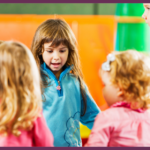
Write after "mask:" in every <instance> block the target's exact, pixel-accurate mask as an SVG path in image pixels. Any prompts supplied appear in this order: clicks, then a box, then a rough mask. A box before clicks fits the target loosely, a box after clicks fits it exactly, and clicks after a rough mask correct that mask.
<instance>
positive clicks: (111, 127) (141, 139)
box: [85, 103, 150, 147]
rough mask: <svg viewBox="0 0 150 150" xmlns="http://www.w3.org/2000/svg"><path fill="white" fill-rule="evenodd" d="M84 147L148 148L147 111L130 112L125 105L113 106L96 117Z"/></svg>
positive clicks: (149, 121) (148, 128) (149, 122)
mask: <svg viewBox="0 0 150 150" xmlns="http://www.w3.org/2000/svg"><path fill="white" fill-rule="evenodd" d="M85 146H93V147H94V146H113V147H117V146H124V147H125V146H129V147H132V146H150V112H149V110H146V111H143V110H141V109H140V110H132V109H130V107H129V105H128V104H127V103H118V104H114V105H113V106H112V107H111V108H109V109H107V110H106V111H103V112H101V113H100V114H99V115H97V117H96V120H95V123H94V126H93V129H92V131H91V135H90V136H89V139H88V142H87V143H86V145H85Z"/></svg>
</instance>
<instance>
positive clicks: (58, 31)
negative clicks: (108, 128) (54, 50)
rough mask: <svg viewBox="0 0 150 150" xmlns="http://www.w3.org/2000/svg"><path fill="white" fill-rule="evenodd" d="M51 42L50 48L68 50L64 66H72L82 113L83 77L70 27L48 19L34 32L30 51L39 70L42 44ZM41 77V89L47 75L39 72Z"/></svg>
mask: <svg viewBox="0 0 150 150" xmlns="http://www.w3.org/2000/svg"><path fill="white" fill-rule="evenodd" d="M47 42H52V43H51V46H56V47H57V46H58V45H60V44H61V43H62V44H64V45H66V46H67V47H68V49H69V55H68V60H67V62H66V64H65V66H70V65H74V67H73V69H72V73H73V74H74V75H75V77H76V78H77V79H79V82H80V89H81V94H82V97H83V102H84V108H85V109H84V112H83V115H84V114H85V111H86V98H85V88H84V82H83V75H82V71H81V69H80V61H79V55H78V50H77V46H76V44H77V42H76V38H75V35H74V34H73V32H72V30H71V28H70V26H69V25H68V24H67V23H66V22H65V21H63V20H60V19H49V20H46V21H45V22H43V23H42V24H41V25H40V26H39V27H38V28H37V30H36V33H35V36H34V39H33V42H32V46H31V51H32V53H33V55H34V58H35V60H36V63H37V65H38V67H39V69H40V66H41V64H42V63H43V62H44V61H43V58H42V53H43V50H44V49H43V45H44V43H47ZM41 76H42V77H43V78H44V79H43V80H42V87H46V86H48V83H46V78H48V75H46V74H44V73H43V72H42V70H41Z"/></svg>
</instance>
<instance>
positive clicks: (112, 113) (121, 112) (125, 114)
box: [97, 107, 150, 121]
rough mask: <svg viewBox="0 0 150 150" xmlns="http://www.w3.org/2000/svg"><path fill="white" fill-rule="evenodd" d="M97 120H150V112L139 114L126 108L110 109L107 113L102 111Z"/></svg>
mask: <svg viewBox="0 0 150 150" xmlns="http://www.w3.org/2000/svg"><path fill="white" fill-rule="evenodd" d="M97 118H99V119H100V120H101V118H103V120H106V121H107V120H108V119H109V120H112V121H120V120H147V119H150V112H148V111H146V112H144V113H140V112H137V111H135V110H132V109H130V108H126V107H110V108H108V109H107V110H105V111H102V112H101V113H100V114H99V115H98V116H97Z"/></svg>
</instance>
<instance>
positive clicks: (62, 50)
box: [42, 42, 69, 78]
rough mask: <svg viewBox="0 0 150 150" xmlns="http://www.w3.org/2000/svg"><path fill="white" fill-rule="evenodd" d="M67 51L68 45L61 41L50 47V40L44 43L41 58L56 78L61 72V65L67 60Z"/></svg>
mask: <svg viewBox="0 0 150 150" xmlns="http://www.w3.org/2000/svg"><path fill="white" fill-rule="evenodd" d="M68 53H69V50H68V47H67V46H65V45H63V44H62V43H61V44H60V45H59V46H57V47H55V46H53V47H52V46H51V42H49V43H44V52H43V54H42V57H43V60H44V62H45V63H46V65H47V66H48V67H49V68H50V69H51V71H52V72H53V73H54V74H55V76H56V77H57V78H58V77H59V75H60V73H61V72H62V67H63V66H64V65H65V63H66V62H67V59H68Z"/></svg>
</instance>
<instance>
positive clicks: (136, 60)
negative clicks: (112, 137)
mask: <svg viewBox="0 0 150 150" xmlns="http://www.w3.org/2000/svg"><path fill="white" fill-rule="evenodd" d="M114 55H115V61H113V62H111V63H110V66H111V70H110V76H111V81H112V83H113V84H114V85H119V87H120V88H121V89H122V90H123V92H124V96H125V98H126V99H127V101H128V102H130V103H131V107H132V108H149V106H150V94H149V93H150V57H148V56H146V55H144V54H143V53H141V52H138V51H136V50H127V51H123V52H118V53H117V52H114Z"/></svg>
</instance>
